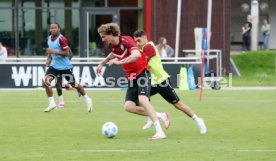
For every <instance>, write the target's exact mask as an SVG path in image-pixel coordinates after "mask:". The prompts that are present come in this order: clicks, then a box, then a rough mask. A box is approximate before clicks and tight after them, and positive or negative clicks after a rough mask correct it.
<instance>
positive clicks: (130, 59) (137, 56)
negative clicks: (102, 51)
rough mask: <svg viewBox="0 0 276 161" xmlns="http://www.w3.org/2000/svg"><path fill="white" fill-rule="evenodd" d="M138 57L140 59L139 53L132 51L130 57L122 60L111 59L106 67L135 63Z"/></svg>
mask: <svg viewBox="0 0 276 161" xmlns="http://www.w3.org/2000/svg"><path fill="white" fill-rule="evenodd" d="M140 57H141V53H140V51H139V50H132V51H131V55H130V56H128V57H126V58H124V59H122V60H117V59H112V60H110V61H109V62H108V63H107V64H108V65H112V64H116V65H120V64H126V63H130V62H135V61H136V60H137V59H138V58H140Z"/></svg>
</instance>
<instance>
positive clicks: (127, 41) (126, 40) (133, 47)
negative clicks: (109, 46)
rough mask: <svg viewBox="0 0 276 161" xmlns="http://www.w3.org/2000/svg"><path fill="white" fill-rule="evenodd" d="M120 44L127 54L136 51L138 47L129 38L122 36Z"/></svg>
mask: <svg viewBox="0 0 276 161" xmlns="http://www.w3.org/2000/svg"><path fill="white" fill-rule="evenodd" d="M121 41H122V42H121V43H122V44H123V45H124V46H125V47H126V48H127V50H128V51H129V53H131V51H132V50H138V46H137V44H136V42H135V41H134V40H133V39H132V37H130V36H122V37H121Z"/></svg>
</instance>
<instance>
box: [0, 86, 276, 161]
mask: <svg viewBox="0 0 276 161" xmlns="http://www.w3.org/2000/svg"><path fill="white" fill-rule="evenodd" d="M177 93H178V94H179V96H180V97H181V100H182V101H183V102H184V103H186V104H188V105H190V106H191V107H192V109H193V110H194V111H195V112H196V113H197V114H198V115H199V116H201V117H203V118H204V120H205V122H206V125H207V127H208V133H207V134H206V135H200V134H199V131H198V129H197V126H196V124H195V123H194V122H193V121H192V120H191V119H190V118H188V117H186V115H184V114H183V113H181V112H180V111H177V110H175V109H174V108H173V107H172V106H171V105H170V104H168V103H166V102H165V101H164V100H163V99H161V97H160V96H154V97H152V99H151V102H152V104H153V105H154V106H155V108H156V109H157V110H158V111H167V112H169V113H170V116H171V127H170V129H169V130H165V132H166V134H167V138H166V139H165V140H159V141H150V140H149V139H148V138H149V137H150V136H152V135H153V134H154V129H150V130H148V131H143V130H142V126H143V125H144V123H145V122H146V118H145V117H142V116H138V115H134V114H130V113H127V112H125V111H124V109H123V107H122V106H123V101H124V95H125V92H124V91H88V94H89V95H90V96H92V98H93V103H94V111H93V112H92V113H87V112H86V107H85V104H84V101H83V99H82V98H78V97H77V94H76V92H75V91H64V97H65V108H64V109H61V110H54V111H52V112H50V113H45V112H43V109H44V108H46V106H47V105H48V100H47V97H46V94H45V92H44V91H36V90H33V91H0V160H1V161H110V160H112V161H273V160H275V158H276V91H211V90H207V91H203V100H202V101H198V91H191V92H187V91H177ZM55 96H56V92H55ZM56 101H57V99H56ZM107 121H112V122H114V123H116V124H117V126H118V128H119V133H118V135H117V136H116V137H115V138H114V139H107V138H105V137H104V136H103V135H102V134H101V126H102V125H103V124H104V123H105V122H107Z"/></svg>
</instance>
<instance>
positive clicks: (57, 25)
mask: <svg viewBox="0 0 276 161" xmlns="http://www.w3.org/2000/svg"><path fill="white" fill-rule="evenodd" d="M53 24H56V25H57V26H58V28H59V29H60V25H59V23H57V22H52V23H50V26H51V25H53Z"/></svg>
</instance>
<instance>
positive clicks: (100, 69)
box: [96, 52, 115, 75]
mask: <svg viewBox="0 0 276 161" xmlns="http://www.w3.org/2000/svg"><path fill="white" fill-rule="evenodd" d="M114 58H115V56H114V55H113V53H112V52H111V53H110V54H108V56H107V57H106V58H105V59H104V60H102V61H101V62H100V64H99V65H98V67H97V70H96V72H97V75H100V74H101V72H102V68H103V66H104V65H105V64H107V62H109V61H110V60H112V59H114Z"/></svg>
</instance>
